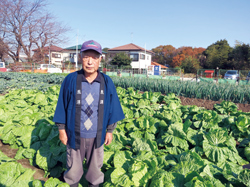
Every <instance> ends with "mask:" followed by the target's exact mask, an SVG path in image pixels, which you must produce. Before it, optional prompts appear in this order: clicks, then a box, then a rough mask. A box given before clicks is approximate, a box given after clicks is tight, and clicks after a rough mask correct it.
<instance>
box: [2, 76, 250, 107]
mask: <svg viewBox="0 0 250 187" xmlns="http://www.w3.org/2000/svg"><path fill="white" fill-rule="evenodd" d="M65 75H66V74H35V73H14V72H0V94H1V93H6V92H8V91H9V90H13V89H39V90H41V91H43V92H45V91H47V90H48V87H50V86H51V85H54V84H58V85H60V84H61V83H62V81H63V79H64V78H65ZM112 79H113V81H114V84H115V86H116V87H122V88H128V87H133V88H134V89H135V90H141V91H152V92H161V93H162V94H166V93H175V94H176V95H177V96H184V97H189V98H199V99H209V100H215V101H219V100H227V101H232V102H235V103H250V86H249V85H232V84H220V83H218V84H216V83H209V82H199V83H197V82H191V81H178V80H158V79H147V78H129V77H125V78H124V77H112Z"/></svg>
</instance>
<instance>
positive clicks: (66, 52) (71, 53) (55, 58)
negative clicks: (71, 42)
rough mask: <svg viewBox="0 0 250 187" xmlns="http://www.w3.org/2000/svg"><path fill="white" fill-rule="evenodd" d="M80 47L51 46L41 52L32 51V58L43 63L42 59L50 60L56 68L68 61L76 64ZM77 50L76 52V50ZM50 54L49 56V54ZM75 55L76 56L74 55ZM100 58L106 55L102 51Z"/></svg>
mask: <svg viewBox="0 0 250 187" xmlns="http://www.w3.org/2000/svg"><path fill="white" fill-rule="evenodd" d="M81 47H82V45H78V46H71V47H67V48H64V49H63V48H61V47H57V46H54V45H51V46H50V47H49V46H47V47H44V48H42V49H41V50H39V49H34V50H33V51H34V57H35V58H36V59H42V60H43V61H44V58H45V57H46V59H47V58H49V59H50V63H51V64H54V65H56V66H59V67H61V66H62V65H63V63H65V62H67V61H69V62H71V64H74V65H75V64H76V61H77V62H78V65H79V62H80V60H79V59H78V56H77V55H78V54H79V53H80V50H81ZM76 49H77V50H76ZM49 53H50V54H49ZM76 53H77V55H76ZM102 53H103V54H102V56H103V58H104V59H105V54H107V53H106V52H104V51H102Z"/></svg>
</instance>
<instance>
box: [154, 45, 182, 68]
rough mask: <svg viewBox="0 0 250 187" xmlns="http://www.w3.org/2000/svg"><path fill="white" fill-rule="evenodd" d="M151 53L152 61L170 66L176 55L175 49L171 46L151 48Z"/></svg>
mask: <svg viewBox="0 0 250 187" xmlns="http://www.w3.org/2000/svg"><path fill="white" fill-rule="evenodd" d="M152 51H153V52H154V53H155V54H154V56H153V57H152V60H153V61H156V62H157V63H159V64H163V65H165V64H169V65H170V64H171V62H172V60H173V57H174V56H175V55H176V54H177V51H176V49H175V48H174V47H173V46H172V45H160V46H158V47H156V48H153V49H152Z"/></svg>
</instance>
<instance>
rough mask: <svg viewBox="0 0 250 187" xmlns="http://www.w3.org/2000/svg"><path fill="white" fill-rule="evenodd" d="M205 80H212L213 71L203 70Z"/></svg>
mask: <svg viewBox="0 0 250 187" xmlns="http://www.w3.org/2000/svg"><path fill="white" fill-rule="evenodd" d="M204 73H205V76H206V78H213V76H214V70H205V71H204Z"/></svg>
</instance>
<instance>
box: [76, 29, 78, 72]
mask: <svg viewBox="0 0 250 187" xmlns="http://www.w3.org/2000/svg"><path fill="white" fill-rule="evenodd" d="M77 62H78V30H77V36H76V69H77V67H78V64H77Z"/></svg>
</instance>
